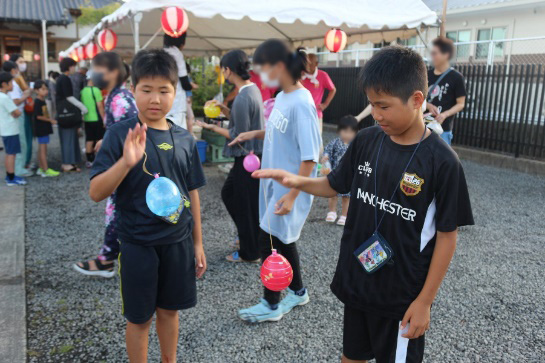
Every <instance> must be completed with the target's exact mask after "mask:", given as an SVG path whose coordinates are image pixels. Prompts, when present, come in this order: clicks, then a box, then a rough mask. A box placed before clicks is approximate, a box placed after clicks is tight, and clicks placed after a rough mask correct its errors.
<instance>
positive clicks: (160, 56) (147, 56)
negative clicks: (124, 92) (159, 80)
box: [132, 49, 178, 88]
mask: <svg viewBox="0 0 545 363" xmlns="http://www.w3.org/2000/svg"><path fill="white" fill-rule="evenodd" d="M146 77H164V78H166V79H168V80H169V81H170V83H172V85H173V86H174V88H176V85H177V84H178V67H177V66H176V61H175V60H174V58H173V57H172V56H171V55H170V54H168V53H167V52H165V51H164V50H162V49H150V50H141V51H139V52H138V53H136V56H135V57H134V59H133V61H132V86H133V87H136V85H137V84H138V82H139V81H140V79H142V78H146Z"/></svg>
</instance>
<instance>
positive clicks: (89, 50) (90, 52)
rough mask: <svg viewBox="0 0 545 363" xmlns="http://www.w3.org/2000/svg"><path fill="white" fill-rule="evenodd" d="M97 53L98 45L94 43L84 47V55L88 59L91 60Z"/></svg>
mask: <svg viewBox="0 0 545 363" xmlns="http://www.w3.org/2000/svg"><path fill="white" fill-rule="evenodd" d="M99 52H100V50H99V49H98V45H96V44H95V43H89V44H87V45H86V46H85V54H86V55H87V58H88V59H93V58H94V57H95V55H97V54H98V53H99Z"/></svg>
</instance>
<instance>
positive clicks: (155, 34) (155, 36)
mask: <svg viewBox="0 0 545 363" xmlns="http://www.w3.org/2000/svg"><path fill="white" fill-rule="evenodd" d="M162 29H163V28H162V27H159V29H157V31H156V32H155V33H154V34H153V35H152V36H151V38H149V39H148V41H147V42H146V44H144V45H143V46H142V49H146V48H147V47H148V45H150V44H151V42H153V40H154V39H155V38H157V35H159V33H160V32H161V30H162Z"/></svg>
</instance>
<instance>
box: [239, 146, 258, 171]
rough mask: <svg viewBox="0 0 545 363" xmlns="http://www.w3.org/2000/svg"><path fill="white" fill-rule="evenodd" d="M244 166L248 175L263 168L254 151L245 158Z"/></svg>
mask: <svg viewBox="0 0 545 363" xmlns="http://www.w3.org/2000/svg"><path fill="white" fill-rule="evenodd" d="M242 165H243V166H244V169H246V171H247V172H248V173H253V172H254V171H256V170H257V169H259V167H260V166H261V161H259V158H258V157H257V155H256V154H254V152H253V151H250V153H249V154H248V155H246V156H245V157H244V160H243V161H242Z"/></svg>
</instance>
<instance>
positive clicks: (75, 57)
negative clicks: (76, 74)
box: [68, 50, 79, 62]
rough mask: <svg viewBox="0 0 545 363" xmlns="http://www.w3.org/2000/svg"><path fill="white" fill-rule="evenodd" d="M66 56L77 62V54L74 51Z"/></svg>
mask: <svg viewBox="0 0 545 363" xmlns="http://www.w3.org/2000/svg"><path fill="white" fill-rule="evenodd" d="M68 56H69V57H70V58H72V59H73V60H75V61H76V62H78V61H79V58H78V53H77V52H76V51H75V50H73V51H71V52H70V54H69V55H68Z"/></svg>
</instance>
